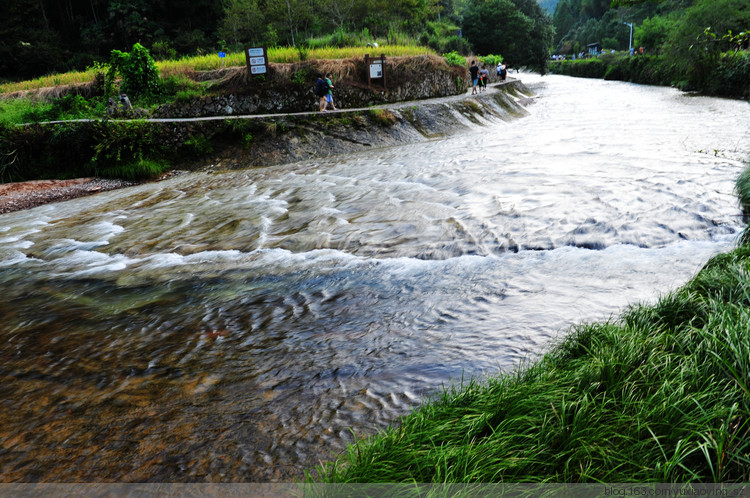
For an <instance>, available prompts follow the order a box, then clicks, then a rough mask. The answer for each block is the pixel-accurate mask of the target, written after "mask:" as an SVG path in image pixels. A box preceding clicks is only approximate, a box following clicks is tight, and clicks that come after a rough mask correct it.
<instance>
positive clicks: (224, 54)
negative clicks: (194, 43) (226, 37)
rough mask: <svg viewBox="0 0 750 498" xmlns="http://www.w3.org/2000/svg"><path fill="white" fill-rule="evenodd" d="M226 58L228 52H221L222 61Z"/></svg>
mask: <svg viewBox="0 0 750 498" xmlns="http://www.w3.org/2000/svg"><path fill="white" fill-rule="evenodd" d="M226 56H227V53H226V52H219V57H221V58H222V59H223V58H224V57H226Z"/></svg>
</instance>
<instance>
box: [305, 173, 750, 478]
mask: <svg viewBox="0 0 750 498" xmlns="http://www.w3.org/2000/svg"><path fill="white" fill-rule="evenodd" d="M737 191H738V192H739V194H740V198H741V201H742V204H743V206H746V207H747V206H750V173H748V172H746V173H744V174H743V175H742V176H741V178H740V179H739V180H738V183H737ZM743 240H744V241H747V240H748V237H747V233H746V234H745V237H744V238H743ZM749 330H750V245H743V246H740V247H738V248H737V249H735V250H734V251H732V252H731V253H729V254H723V255H719V256H717V257H715V258H713V259H712V260H711V261H710V262H709V263H707V264H706V266H705V267H704V268H703V269H702V270H701V271H700V273H699V274H698V275H697V276H696V277H695V278H694V279H693V280H691V281H690V282H688V283H687V284H686V285H685V286H684V287H682V288H680V289H679V290H676V291H674V292H672V293H671V294H669V295H666V296H664V297H662V298H661V299H660V300H659V301H658V303H656V304H655V305H650V306H635V307H632V308H630V309H629V310H628V311H627V312H625V313H624V314H623V315H622V316H621V317H620V318H619V319H617V320H612V321H610V322H606V323H593V324H584V325H579V326H577V327H575V328H574V329H573V330H572V331H571V333H570V334H569V335H568V336H567V338H566V339H565V340H563V341H562V342H561V343H560V344H558V345H557V346H556V347H555V348H554V349H552V350H551V351H550V352H549V353H548V354H546V355H545V356H544V357H543V358H541V359H540V360H539V361H536V362H534V363H533V364H530V365H527V366H525V367H522V368H520V369H519V370H518V371H517V372H515V373H513V374H508V375H500V376H498V377H495V378H492V379H490V380H488V381H486V382H470V383H468V384H467V385H464V386H461V387H459V388H455V389H452V390H450V391H448V392H445V393H444V394H443V395H442V396H441V397H440V398H439V399H435V400H433V401H432V402H430V403H429V404H427V405H425V406H424V407H422V408H421V409H420V410H418V411H416V412H414V413H412V414H410V415H409V416H407V417H405V418H403V420H402V421H401V424H400V425H399V426H398V427H393V428H390V429H389V430H388V431H387V432H385V433H383V434H381V435H379V436H377V437H374V438H371V439H369V440H367V441H362V442H360V443H358V444H356V445H354V446H351V447H350V449H349V452H348V455H346V456H344V457H343V458H342V459H340V460H339V461H338V462H335V463H330V464H327V465H326V466H325V468H321V469H319V470H320V472H321V476H322V477H321V478H320V479H321V480H323V481H326V482H419V483H430V482H433V483H442V482H449V483H450V482H503V481H504V482H597V481H601V482H683V481H703V482H730V481H733V482H746V481H748V480H749V479H750V438H749V437H748V433H749V431H750V333H748V331H749ZM311 480H313V479H312V478H311Z"/></svg>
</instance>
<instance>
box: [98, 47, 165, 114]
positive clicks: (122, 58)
mask: <svg viewBox="0 0 750 498" xmlns="http://www.w3.org/2000/svg"><path fill="white" fill-rule="evenodd" d="M118 74H119V75H120V76H121V77H122V83H121V84H120V91H121V92H126V93H128V94H130V97H131V100H135V99H144V100H151V99H153V98H155V97H157V96H158V95H159V93H160V92H161V81H160V79H159V70H158V69H157V68H156V62H154V59H153V58H152V57H151V54H150V53H149V51H148V49H147V48H146V47H144V46H143V45H141V44H140V43H136V44H135V45H133V49H132V50H131V52H130V53H128V52H121V51H119V50H113V51H112V53H111V55H110V61H109V71H108V72H107V86H106V90H105V95H106V96H111V95H112V93H113V88H114V81H115V78H116V77H117V75H118Z"/></svg>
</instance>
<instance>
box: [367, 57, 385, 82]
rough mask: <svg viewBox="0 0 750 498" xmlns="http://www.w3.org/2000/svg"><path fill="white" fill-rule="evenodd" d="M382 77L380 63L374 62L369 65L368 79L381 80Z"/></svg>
mask: <svg viewBox="0 0 750 498" xmlns="http://www.w3.org/2000/svg"><path fill="white" fill-rule="evenodd" d="M382 77H383V64H382V62H380V61H376V62H373V63H371V64H370V78H373V79H375V78H382Z"/></svg>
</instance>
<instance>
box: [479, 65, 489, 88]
mask: <svg viewBox="0 0 750 498" xmlns="http://www.w3.org/2000/svg"><path fill="white" fill-rule="evenodd" d="M489 79H490V72H489V71H487V64H482V69H481V70H480V71H479V91H480V92H486V91H487V81H489Z"/></svg>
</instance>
